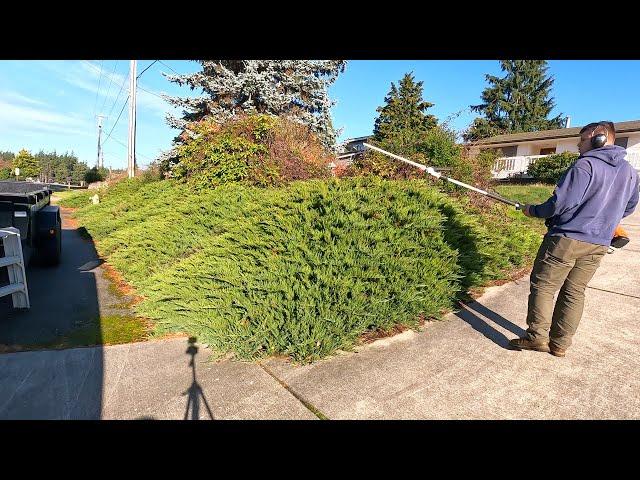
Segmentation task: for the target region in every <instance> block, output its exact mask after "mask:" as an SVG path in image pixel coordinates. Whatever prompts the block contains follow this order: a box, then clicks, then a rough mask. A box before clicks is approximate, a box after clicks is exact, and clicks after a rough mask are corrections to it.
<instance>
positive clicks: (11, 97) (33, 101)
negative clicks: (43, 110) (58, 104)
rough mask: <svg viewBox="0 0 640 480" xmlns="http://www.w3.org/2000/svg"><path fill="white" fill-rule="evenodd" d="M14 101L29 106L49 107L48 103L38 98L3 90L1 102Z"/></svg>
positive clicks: (0, 94) (0, 93) (0, 95)
mask: <svg viewBox="0 0 640 480" xmlns="http://www.w3.org/2000/svg"><path fill="white" fill-rule="evenodd" d="M2 99H4V100H7V101H13V102H17V103H26V104H29V105H44V106H46V105H48V103H46V102H43V101H42V100H38V99H37V98H32V97H27V96H25V95H22V94H21V93H18V92H14V91H12V90H2V91H0V100H2Z"/></svg>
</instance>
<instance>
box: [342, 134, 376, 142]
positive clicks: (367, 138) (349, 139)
mask: <svg viewBox="0 0 640 480" xmlns="http://www.w3.org/2000/svg"><path fill="white" fill-rule="evenodd" d="M370 138H373V135H367V136H365V137H356V138H347V139H346V140H345V141H344V142H341V143H353V142H360V141H364V140H369V139H370Z"/></svg>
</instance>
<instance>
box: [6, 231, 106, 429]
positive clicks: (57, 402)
mask: <svg viewBox="0 0 640 480" xmlns="http://www.w3.org/2000/svg"><path fill="white" fill-rule="evenodd" d="M28 250H29V249H28V248H27V249H26V255H25V257H27V258H32V261H31V262H29V263H28V264H27V267H26V276H27V287H28V290H29V300H30V303H31V308H30V309H28V310H17V309H14V308H13V305H12V302H11V299H10V297H7V298H3V299H1V300H3V302H2V303H0V347H2V349H1V350H0V352H4V353H1V354H0V372H2V375H0V419H100V417H101V413H102V391H103V374H104V352H103V348H101V347H99V345H101V344H102V340H103V339H102V328H101V320H100V307H99V301H98V288H97V282H96V273H95V272H94V271H93V269H94V268H96V267H97V266H98V265H99V264H100V263H101V261H100V260H99V258H98V254H97V252H96V250H95V246H94V243H93V241H92V240H91V239H90V237H89V238H87V237H86V236H82V235H80V233H79V232H78V231H77V229H75V228H71V227H70V226H69V225H67V224H66V223H65V222H63V226H62V253H61V260H60V264H59V265H57V266H54V267H45V266H43V265H40V264H39V263H38V262H37V261H35V260H36V258H35V257H34V256H33V255H30V253H31V252H29V251H28ZM0 270H6V269H0ZM2 275H3V272H0V276H2ZM4 275H5V276H4V279H0V285H2V282H3V281H4V282H7V281H8V278H6V272H4ZM78 346H93V348H69V347H78ZM16 352H19V353H16Z"/></svg>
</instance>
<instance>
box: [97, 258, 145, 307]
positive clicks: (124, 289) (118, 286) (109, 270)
mask: <svg viewBox="0 0 640 480" xmlns="http://www.w3.org/2000/svg"><path fill="white" fill-rule="evenodd" d="M101 267H102V269H103V271H104V275H105V277H106V278H107V280H109V281H110V282H111V285H112V286H113V288H114V290H115V293H117V294H118V295H119V296H122V297H130V298H131V299H132V300H131V301H130V302H129V303H128V304H127V306H128V307H132V306H134V305H137V304H138V303H140V302H141V301H142V300H144V297H142V296H140V295H137V294H136V289H135V288H134V287H133V286H132V285H131V284H129V283H128V282H127V281H126V280H125V279H124V278H123V276H122V274H120V272H118V271H117V270H116V269H115V268H114V267H112V266H111V265H109V264H108V263H103V264H102V265H101Z"/></svg>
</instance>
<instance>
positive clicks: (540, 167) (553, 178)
mask: <svg viewBox="0 0 640 480" xmlns="http://www.w3.org/2000/svg"><path fill="white" fill-rule="evenodd" d="M579 156H580V155H579V154H577V153H572V152H562V153H558V154H555V155H549V156H548V157H542V158H538V159H537V160H536V161H535V163H533V164H532V165H529V168H528V169H527V173H528V174H529V175H531V176H532V177H533V178H535V179H536V180H537V181H539V182H543V183H557V182H558V180H560V177H561V176H562V175H563V174H564V172H566V171H567V169H568V168H569V167H570V166H571V165H573V164H574V163H575V161H576V160H577V159H578V157H579Z"/></svg>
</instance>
